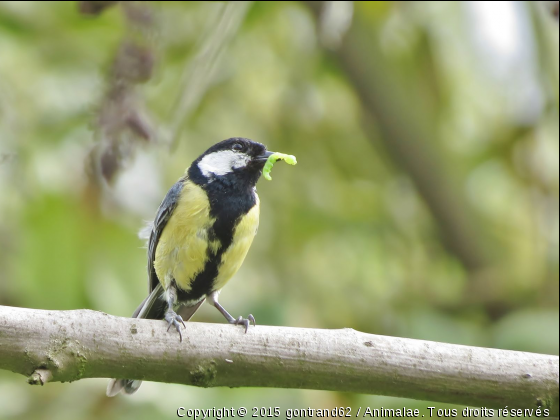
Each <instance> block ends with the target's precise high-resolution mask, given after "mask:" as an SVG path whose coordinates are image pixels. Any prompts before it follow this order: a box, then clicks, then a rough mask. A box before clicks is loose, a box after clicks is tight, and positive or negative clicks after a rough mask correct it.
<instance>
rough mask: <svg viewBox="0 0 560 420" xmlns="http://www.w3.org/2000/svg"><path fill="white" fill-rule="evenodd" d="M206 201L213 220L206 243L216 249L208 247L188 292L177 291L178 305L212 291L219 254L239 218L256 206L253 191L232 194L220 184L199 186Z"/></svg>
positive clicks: (232, 232) (230, 241)
mask: <svg viewBox="0 0 560 420" xmlns="http://www.w3.org/2000/svg"><path fill="white" fill-rule="evenodd" d="M202 188H203V189H204V190H206V193H207V194H208V199H209V201H210V217H212V218H213V219H215V220H216V221H215V222H214V225H213V226H212V228H211V229H209V230H208V240H209V241H217V242H218V243H219V246H218V248H217V250H216V252H215V253H214V252H213V251H212V250H211V249H210V247H208V250H207V253H206V257H207V260H206V264H205V265H204V269H203V270H202V271H201V272H199V273H198V274H197V275H196V277H195V279H194V280H193V281H192V282H191V290H190V291H188V292H185V291H183V290H180V289H178V290H177V297H178V300H179V301H180V302H185V301H196V300H200V299H201V298H202V297H204V296H206V295H208V294H210V293H211V292H213V291H214V289H213V287H214V282H215V280H216V278H217V277H218V272H219V269H220V265H221V263H222V255H223V254H224V252H226V251H227V249H228V248H229V247H230V246H231V244H232V242H233V234H234V232H235V227H236V226H237V223H238V222H239V220H240V218H241V217H243V216H245V215H246V214H247V213H248V212H249V210H251V208H253V207H254V206H255V204H256V199H255V193H254V191H253V189H252V188H251V189H245V190H244V191H235V190H234V189H233V188H231V186H229V187H228V186H227V185H226V186H224V185H223V183H222V182H217V181H215V182H212V183H210V184H207V185H203V186H202Z"/></svg>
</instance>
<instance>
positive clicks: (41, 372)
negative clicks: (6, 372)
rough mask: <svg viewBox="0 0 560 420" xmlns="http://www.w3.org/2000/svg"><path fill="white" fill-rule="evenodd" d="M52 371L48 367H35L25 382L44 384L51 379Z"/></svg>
mask: <svg viewBox="0 0 560 420" xmlns="http://www.w3.org/2000/svg"><path fill="white" fill-rule="evenodd" d="M52 377H53V375H52V372H51V371H50V370H48V369H36V370H35V371H34V372H33V373H32V374H31V376H30V377H29V378H27V383H28V384H29V385H41V386H43V385H45V384H46V383H47V382H49V381H50V380H51V379H52Z"/></svg>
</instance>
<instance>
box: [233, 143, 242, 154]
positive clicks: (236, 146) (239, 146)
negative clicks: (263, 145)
mask: <svg viewBox="0 0 560 420" xmlns="http://www.w3.org/2000/svg"><path fill="white" fill-rule="evenodd" d="M231 150H235V151H236V152H240V151H242V150H243V145H242V144H241V143H233V146H231Z"/></svg>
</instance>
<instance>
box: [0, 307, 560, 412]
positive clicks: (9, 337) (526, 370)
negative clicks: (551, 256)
mask: <svg viewBox="0 0 560 420" xmlns="http://www.w3.org/2000/svg"><path fill="white" fill-rule="evenodd" d="M183 336H184V340H183V342H182V343H180V342H179V339H178V336H177V334H176V333H175V332H174V331H173V332H169V333H168V332H166V326H165V324H164V323H163V322H161V321H151V320H143V319H131V318H119V317H114V316H110V315H107V314H104V313H101V312H94V311H90V310H78V311H44V310H34V309H24V308H13V307H6V306H0V368H1V369H7V370H11V371H13V372H17V373H20V374H22V375H26V376H28V377H29V379H28V382H29V383H31V384H41V385H42V384H44V383H46V382H48V381H75V380H78V379H83V378H99V377H117V378H133V379H145V380H150V381H157V382H173V383H181V384H187V385H196V386H203V387H212V386H229V387H244V386H252V387H279V388H307V389H323V390H333V391H345V392H358V393H364V394H381V395H391V396H396V397H406V398H415V399H422V400H430V401H438V402H449V403H459V404H464V405H471V406H480V407H488V408H504V407H506V406H508V407H509V408H537V407H542V408H547V409H549V410H550V415H553V416H558V412H559V410H558V407H559V402H558V395H559V391H558V389H559V388H558V371H559V359H558V356H548V355H541V354H534V353H524V352H516V351H508V350H496V349H487V348H478V347H468V346H460V345H454V344H445V343H436V342H430V341H421V340H411V339H405V338H396V337H386V336H378V335H371V334H364V333H361V332H358V331H355V330H352V329H343V330H317V329H304V328H285V327H269V326H257V327H251V328H250V329H249V331H248V333H247V334H245V333H244V332H243V329H242V328H239V327H237V326H232V325H214V324H202V323H192V322H189V323H187V329H186V332H185V333H184V334H183Z"/></svg>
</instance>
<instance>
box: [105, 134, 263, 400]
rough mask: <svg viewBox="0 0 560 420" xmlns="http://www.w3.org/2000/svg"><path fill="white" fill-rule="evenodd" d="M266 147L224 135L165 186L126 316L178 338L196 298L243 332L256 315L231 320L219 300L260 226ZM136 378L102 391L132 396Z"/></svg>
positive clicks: (197, 304) (113, 383)
mask: <svg viewBox="0 0 560 420" xmlns="http://www.w3.org/2000/svg"><path fill="white" fill-rule="evenodd" d="M272 154H273V152H269V151H267V150H266V147H265V146H264V145H262V144H260V143H257V142H255V141H252V140H249V139H245V138H239V137H235V138H230V139H227V140H223V141H221V142H219V143H217V144H215V145H214V146H212V147H211V148H210V149H208V150H207V151H206V152H204V153H203V154H202V155H200V156H199V157H198V158H197V159H196V160H195V161H194V162H193V163H192V164H191V166H190V167H189V168H188V169H187V170H186V172H185V174H184V176H183V177H182V178H180V179H179V180H178V181H177V182H176V183H175V185H173V186H172V187H171V189H170V190H169V191H168V192H167V195H166V196H165V198H164V199H163V201H162V203H161V204H160V206H159V209H158V210H157V214H156V218H155V220H154V222H153V226H152V228H151V233H150V239H149V242H148V280H149V295H148V297H147V298H146V299H145V300H144V301H143V302H142V303H141V304H140V306H139V307H138V308H137V309H136V311H134V313H133V315H132V317H133V318H146V319H165V320H166V321H167V323H168V325H169V326H168V328H167V329H168V330H169V329H170V328H171V327H174V328H175V329H176V330H177V332H178V333H179V338H180V340H181V341H182V334H181V325H183V326H184V325H185V324H184V321H188V320H189V319H190V318H191V317H192V316H193V315H194V313H195V312H196V311H197V309H198V308H199V307H200V306H201V305H202V303H203V302H204V301H205V300H206V299H208V301H209V302H210V303H211V304H212V305H214V306H215V307H216V308H217V309H218V310H219V311H220V312H221V313H222V315H223V316H224V317H225V318H226V320H227V321H228V322H229V323H230V324H236V325H241V326H243V327H244V328H245V332H247V329H248V327H249V323H253V324H255V318H254V317H253V316H252V315H249V316H248V317H247V318H243V317H241V316H240V317H239V318H234V317H233V316H231V315H230V314H229V312H228V311H226V310H225V309H224V307H223V306H222V305H220V303H219V302H218V295H219V294H220V290H221V289H222V287H224V286H225V284H226V283H227V282H228V280H229V279H230V278H231V277H232V276H233V275H234V274H235V273H236V272H237V270H238V269H239V267H240V266H241V263H242V262H243V260H244V259H245V256H246V255H247V251H249V247H250V246H251V243H252V242H253V238H254V236H255V234H256V233H257V228H258V225H259V196H258V195H257V190H256V187H255V185H256V183H257V181H258V180H259V178H260V176H261V173H262V169H263V167H264V165H265V163H266V161H267V159H268V157H269V156H271V155H272ZM140 384H141V381H139V380H131V379H112V380H111V382H109V385H108V387H107V395H108V396H114V395H116V394H118V393H119V392H120V391H121V390H124V392H125V393H127V394H132V393H134V392H136V390H137V389H138V388H139V387H140Z"/></svg>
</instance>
